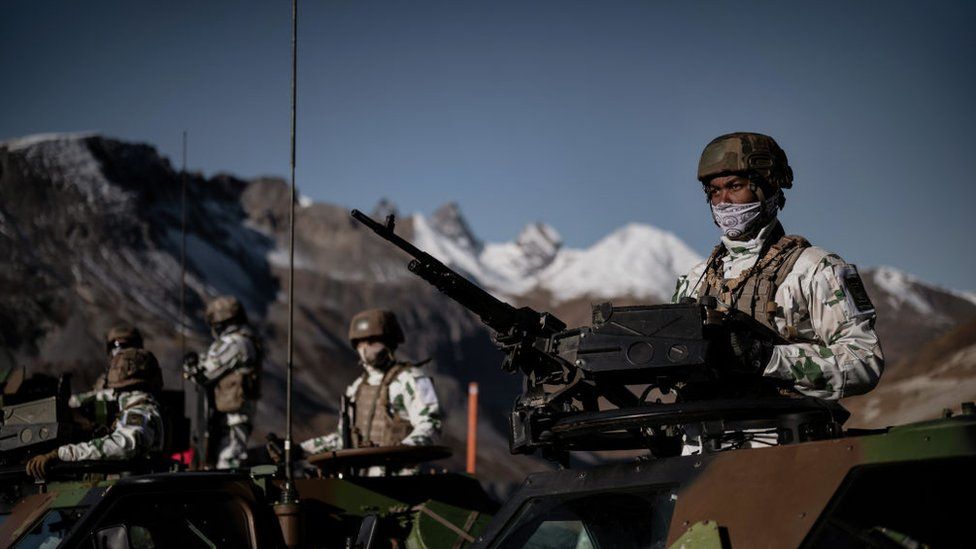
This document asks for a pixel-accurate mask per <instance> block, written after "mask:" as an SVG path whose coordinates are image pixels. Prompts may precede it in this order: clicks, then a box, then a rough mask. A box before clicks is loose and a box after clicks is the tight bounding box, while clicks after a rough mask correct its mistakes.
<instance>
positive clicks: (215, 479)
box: [0, 379, 498, 548]
mask: <svg viewBox="0 0 976 549" xmlns="http://www.w3.org/2000/svg"><path fill="white" fill-rule="evenodd" d="M32 385H35V386H36V385H37V384H36V383H34V384H32ZM42 385H43V386H44V387H43V388H44V389H45V390H49V391H53V390H54V389H53V388H54V387H58V388H57V389H56V391H55V393H54V394H51V395H49V396H41V398H35V397H37V396H40V395H43V394H44V392H45V391H44V390H38V391H32V392H30V394H29V396H28V398H31V400H27V401H23V402H21V401H20V400H21V399H19V398H17V396H16V395H10V396H9V397H8V398H7V399H6V402H5V403H4V404H5V405H4V407H3V424H2V425H0V460H2V465H0V547H16V548H39V547H44V548H51V547H84V548H102V547H105V548H108V547H112V548H119V547H286V546H292V547H294V546H301V547H342V548H344V547H348V546H366V545H369V544H370V543H372V544H373V545H372V546H374V547H378V546H381V545H380V544H385V545H387V546H389V545H391V544H399V545H398V546H404V545H405V546H409V547H418V548H420V547H455V546H456V547H462V546H467V545H470V544H471V543H472V542H473V541H474V540H475V538H476V536H478V535H479V534H480V533H481V532H482V531H483V530H484V528H485V526H486V525H487V523H488V520H489V519H490V517H491V515H492V513H493V512H495V511H496V510H497V509H498V505H497V503H495V502H494V501H493V500H491V499H490V498H489V497H488V496H487V495H486V494H485V492H484V491H483V490H482V488H481V486H480V485H479V484H478V482H477V481H476V480H475V479H474V478H472V477H469V476H466V475H463V474H453V473H447V472H443V471H437V470H435V469H431V468H428V469H427V470H426V472H424V473H422V474H418V475H412V476H387V477H378V478H367V477H359V476H356V472H357V471H358V470H360V469H365V468H368V467H371V466H377V465H378V466H385V467H387V468H388V469H389V470H391V471H392V470H398V469H400V468H402V467H404V466H412V465H417V464H420V463H423V462H428V461H433V460H436V459H438V458H442V457H446V456H447V455H449V452H448V451H447V449H446V448H443V447H420V448H365V449H359V450H351V451H337V452H329V453H326V454H318V455H313V456H309V459H308V461H309V462H310V463H311V465H313V466H315V467H316V470H315V472H313V473H312V474H311V475H310V478H303V479H298V480H297V482H296V484H297V486H296V487H297V490H298V495H299V498H300V500H299V505H298V506H297V507H294V508H292V507H289V506H287V505H278V504H277V500H278V499H279V496H280V494H281V485H282V478H281V471H280V468H279V467H277V466H274V465H259V466H255V467H251V468H250V469H247V470H241V471H231V472H207V471H185V470H184V469H183V467H182V466H181V465H180V464H179V463H178V462H176V461H173V460H171V459H169V458H164V457H161V458H158V459H153V460H133V461H91V462H77V463H57V464H55V465H52V466H50V467H49V471H48V476H47V480H42V481H35V480H34V479H33V478H30V477H28V476H27V475H26V474H25V470H24V462H25V461H26V460H27V459H28V458H29V457H30V456H31V455H36V454H39V453H43V452H46V451H48V450H50V449H52V448H54V447H57V446H58V445H60V444H63V443H64V442H68V441H73V440H78V439H81V438H85V437H86V436H90V433H88V432H87V430H86V429H84V426H83V425H81V424H80V423H79V422H76V421H73V418H72V417H71V416H72V411H71V410H69V409H68V407H67V397H68V395H69V394H70V390H69V383H68V380H67V379H62V380H61V382H60V383H44V384H42ZM162 400H163V401H164V402H165V401H167V399H166V398H163V399H162ZM180 404H182V403H180ZM175 409H177V408H170V410H171V411H173V410H175ZM171 417H179V414H173V415H172V416H171ZM173 423H180V422H173V421H170V424H173ZM177 432H179V431H177ZM183 434H184V435H185V434H186V430H184V431H183ZM187 445H188V437H186V436H184V437H182V438H179V437H177V439H176V440H173V439H172V438H171V439H170V443H169V444H168V448H167V452H166V455H170V454H171V453H176V454H178V453H180V452H181V451H183V450H185V448H186V447H187ZM295 518H298V520H297V521H296V520H293V519H295ZM360 538H362V540H360V541H359V542H357V540H359V539H360ZM357 543H358V544H359V545H356V544H357Z"/></svg>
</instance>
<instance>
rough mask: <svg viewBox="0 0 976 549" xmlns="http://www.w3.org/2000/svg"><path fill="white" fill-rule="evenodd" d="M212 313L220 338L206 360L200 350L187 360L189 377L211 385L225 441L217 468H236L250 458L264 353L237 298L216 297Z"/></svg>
mask: <svg viewBox="0 0 976 549" xmlns="http://www.w3.org/2000/svg"><path fill="white" fill-rule="evenodd" d="M206 317H207V323H208V324H210V331H211V333H212V334H213V337H214V342H213V343H212V344H211V345H210V348H209V349H207V354H206V355H205V356H204V357H203V359H202V360H199V359H198V357H197V355H196V353H190V355H188V357H186V358H185V359H184V364H183V368H184V375H185V376H186V377H188V378H189V379H193V380H194V381H196V382H197V383H199V384H200V385H202V386H204V387H205V388H206V389H207V391H208V394H209V396H210V401H211V403H212V405H213V408H214V409H215V410H216V413H215V414H213V415H212V416H211V423H210V427H211V432H213V433H214V434H215V436H216V438H217V439H218V441H219V448H220V450H219V452H218V454H217V469H232V468H235V467H239V466H240V465H241V464H242V463H243V462H244V460H246V459H247V440H248V438H249V437H250V436H251V430H252V428H253V427H252V423H251V422H252V420H253V417H254V411H255V408H256V405H257V400H258V398H260V391H261V371H262V369H263V363H264V351H263V346H262V345H261V341H260V339H258V336H257V334H255V333H254V331H253V330H252V329H251V327H250V325H249V324H248V321H247V315H246V313H245V312H244V307H243V306H242V305H241V302H240V301H238V300H237V298H234V297H230V296H221V297H217V298H215V299H214V300H213V301H211V302H210V303H208V304H207V310H206Z"/></svg>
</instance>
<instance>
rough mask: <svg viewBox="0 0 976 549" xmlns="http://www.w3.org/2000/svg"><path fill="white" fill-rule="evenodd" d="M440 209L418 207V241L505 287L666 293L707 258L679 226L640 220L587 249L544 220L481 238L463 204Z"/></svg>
mask: <svg viewBox="0 0 976 549" xmlns="http://www.w3.org/2000/svg"><path fill="white" fill-rule="evenodd" d="M438 212H439V214H438V215H437V216H436V219H433V220H432V221H428V220H427V218H425V217H424V216H422V215H420V214H414V216H413V223H414V225H413V226H414V244H415V245H417V246H418V247H420V248H421V249H424V250H426V251H427V252H428V253H430V254H431V255H433V256H434V257H436V258H438V259H440V260H441V261H443V262H444V263H445V264H447V265H450V266H451V267H452V268H455V269H458V270H459V271H463V272H464V273H465V274H467V275H470V276H471V277H472V278H473V279H474V280H475V281H476V282H478V283H479V284H481V285H482V286H485V287H486V288H487V289H489V290H490V291H493V292H495V293H498V294H501V295H508V296H519V295H524V294H526V293H528V292H530V291H533V290H544V291H547V292H549V293H550V295H551V296H552V298H553V299H554V300H555V302H556V303H559V302H563V301H568V300H571V299H575V298H579V297H585V296H591V297H600V298H610V297H622V296H630V297H634V298H656V299H666V298H668V297H670V296H671V293H672V291H673V289H674V282H675V279H676V278H677V277H678V275H680V274H683V273H685V272H687V271H688V269H690V268H691V267H692V266H693V265H694V264H695V263H697V262H699V261H701V257H700V256H699V255H698V254H697V253H695V252H694V251H693V250H692V249H691V248H689V247H688V246H687V245H686V244H685V243H684V242H682V241H681V240H680V239H679V238H678V237H676V236H675V235H673V234H672V233H670V232H667V231H664V230H661V229H657V228H655V227H651V226H649V225H643V224H639V223H631V224H629V225H626V226H624V227H622V228H620V229H618V230H617V231H615V232H613V233H611V234H610V235H608V236H606V237H604V238H603V239H601V240H600V241H599V242H597V243H596V244H594V245H593V246H591V247H590V248H587V249H582V250H580V249H569V248H564V247H563V246H562V239H561V237H560V236H559V233H558V232H557V231H556V230H555V229H553V228H552V227H550V226H548V225H545V224H543V223H532V224H530V225H528V226H526V228H525V229H523V230H522V232H521V233H520V234H519V236H518V238H516V240H515V242H506V243H496V244H485V245H481V244H480V242H479V241H478V240H477V239H476V238H475V237H474V236H473V234H472V233H471V231H470V229H468V225H467V223H466V222H465V221H464V219H463V217H462V216H461V214H460V211H459V210H458V209H457V206H456V205H450V208H447V209H445V207H442V208H440V209H439V210H438ZM445 213H449V214H450V215H445ZM443 227H447V229H444V228H443ZM459 228H463V230H459ZM479 252H480V253H479Z"/></svg>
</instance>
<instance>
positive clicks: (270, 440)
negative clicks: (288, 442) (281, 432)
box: [264, 433, 285, 464]
mask: <svg viewBox="0 0 976 549" xmlns="http://www.w3.org/2000/svg"><path fill="white" fill-rule="evenodd" d="M264 448H265V450H267V451H268V457H270V458H271V461H273V462H274V463H276V464H278V463H281V460H283V459H285V447H284V443H283V441H282V440H281V438H280V437H278V435H276V434H274V433H268V436H266V437H265V443H264Z"/></svg>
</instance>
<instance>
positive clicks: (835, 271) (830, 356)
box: [672, 220, 884, 400]
mask: <svg viewBox="0 0 976 549" xmlns="http://www.w3.org/2000/svg"><path fill="white" fill-rule="evenodd" d="M778 224H779V222H778V221H775V220H774V221H773V223H771V224H769V225H767V226H766V227H764V228H763V229H762V230H761V231H760V232H759V234H758V235H757V236H756V237H755V238H753V239H751V240H748V241H738V240H731V239H728V238H726V237H722V241H723V244H724V245H725V249H726V250H727V253H726V255H725V257H724V258H723V265H722V266H723V268H724V278H725V279H734V278H735V277H737V276H738V275H739V274H740V273H742V272H743V271H745V270H746V269H749V268H750V267H752V266H753V265H754V264H755V263H756V261H757V260H758V259H759V251H760V249H761V248H762V245H763V242H764V241H765V240H766V238H767V236H768V235H770V233H771V232H772V230H773V229H774V228H775V227H776V225H778ZM707 263H708V261H704V262H702V263H700V264H698V265H696V266H695V267H693V268H692V269H691V271H690V272H689V273H688V274H686V275H684V276H682V277H680V278H679V279H678V282H677V286H676V288H675V293H674V296H673V297H672V301H674V302H677V301H679V300H680V299H681V298H684V297H692V298H698V297H699V291H700V289H701V288H702V285H703V282H704V278H705V277H704V276H703V274H704V272H705V269H706V266H707ZM852 273H853V274H855V275H856V271H855V270H853V266H852V265H849V264H848V263H845V262H844V260H843V259H841V258H840V257H838V256H837V255H835V254H832V253H829V252H827V251H825V250H823V249H821V248H817V247H815V246H810V247H807V248H806V249H804V250H803V251H802V253H800V256H799V258H798V259H797V260H796V263H795V264H794V265H793V268H792V270H791V271H790V272H789V274H787V275H786V278H785V280H784V281H783V283H782V284H780V285H779V287H778V288H777V289H776V294H775V302H776V304H777V307H776V311H775V313H774V315H773V318H772V323H773V326H774V327H775V328H776V330H777V331H778V332H779V334H780V335H782V336H783V337H784V338H785V339H787V340H788V341H789V342H790V344H789V345H777V346H776V347H775V348H774V349H773V355H772V359H771V360H770V362H769V364H767V365H766V366H765V369H764V370H763V375H764V376H768V377H773V378H779V379H785V380H788V381H790V382H792V383H793V386H794V388H795V390H796V391H797V392H799V393H802V394H804V395H807V396H812V397H817V398H822V399H827V400H837V399H839V398H842V397H845V396H851V395H857V394H861V393H865V392H867V391H870V390H871V389H872V388H874V386H875V385H877V383H878V379H879V378H880V376H881V372H882V370H883V368H884V358H883V355H882V353H881V346H880V344H879V342H878V336H877V334H876V333H875V331H874V321H875V312H874V308H873V307H870V303H864V302H863V301H861V300H859V299H854V297H855V295H856V294H857V293H858V292H862V291H863V290H861V289H859V288H854V289H852V288H849V287H848V282H846V281H848V280H851V274H852Z"/></svg>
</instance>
